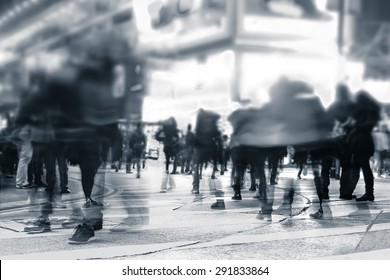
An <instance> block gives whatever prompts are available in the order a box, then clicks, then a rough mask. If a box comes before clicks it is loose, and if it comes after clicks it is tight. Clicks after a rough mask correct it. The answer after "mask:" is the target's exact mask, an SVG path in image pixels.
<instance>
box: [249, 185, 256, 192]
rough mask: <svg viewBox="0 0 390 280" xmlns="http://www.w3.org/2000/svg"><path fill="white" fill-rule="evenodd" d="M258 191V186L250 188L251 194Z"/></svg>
mask: <svg viewBox="0 0 390 280" xmlns="http://www.w3.org/2000/svg"><path fill="white" fill-rule="evenodd" d="M256 190H257V186H256V185H251V187H250V188H249V191H250V192H255V191H256Z"/></svg>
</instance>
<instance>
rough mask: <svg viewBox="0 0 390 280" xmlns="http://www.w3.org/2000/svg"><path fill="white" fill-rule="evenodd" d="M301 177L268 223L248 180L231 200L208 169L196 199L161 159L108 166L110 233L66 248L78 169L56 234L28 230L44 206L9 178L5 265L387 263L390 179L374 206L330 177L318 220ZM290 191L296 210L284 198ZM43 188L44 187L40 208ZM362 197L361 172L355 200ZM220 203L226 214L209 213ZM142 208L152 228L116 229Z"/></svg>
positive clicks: (1, 193) (4, 187) (2, 245)
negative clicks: (139, 165)
mask: <svg viewBox="0 0 390 280" xmlns="http://www.w3.org/2000/svg"><path fill="white" fill-rule="evenodd" d="M296 173H297V171H296V169H295V168H293V167H285V168H284V169H283V171H282V172H281V173H280V175H279V180H278V184H277V185H276V186H275V187H274V202H273V213H272V221H267V220H259V219H257V218H256V217H257V214H258V212H259V210H260V207H261V202H260V200H258V199H257V198H254V197H253V196H254V194H255V193H254V192H250V191H249V185H248V181H249V180H246V186H245V188H244V189H243V190H242V197H243V199H242V200H241V201H233V200H232V199H231V197H232V195H233V191H232V188H231V186H230V172H226V173H225V174H224V175H223V176H222V175H218V176H217V177H218V178H217V179H216V180H212V179H210V170H205V173H204V176H203V179H202V180H201V187H200V193H199V194H192V193H191V189H192V177H191V176H190V175H182V174H178V175H170V176H169V179H167V176H166V174H164V171H163V163H162V162H161V161H154V160H148V161H147V166H146V168H145V169H144V170H142V174H141V178H140V179H137V178H136V176H135V172H134V173H132V174H126V173H125V170H123V169H121V170H119V172H115V171H114V170H112V169H107V170H106V172H105V173H104V174H99V176H98V177H97V179H96V183H97V184H98V185H99V186H100V187H104V196H102V197H97V199H98V200H99V201H104V204H105V207H104V225H103V229H102V230H99V231H96V233H95V239H94V240H92V241H91V242H89V243H87V244H84V245H71V244H68V243H67V239H68V238H69V237H70V236H71V235H72V232H73V229H65V228H62V226H61V224H62V222H63V221H65V219H67V218H68V217H69V216H70V214H71V213H72V208H73V206H74V205H79V204H82V203H83V202H84V198H83V194H82V188H81V184H80V172H79V170H78V168H77V167H70V169H69V178H70V180H69V181H70V183H69V187H70V189H71V194H66V195H63V196H62V197H61V196H58V200H61V202H62V203H59V204H58V207H57V208H56V209H55V211H54V213H53V214H52V215H51V217H50V218H51V225H52V231H51V232H46V233H42V234H27V233H25V232H23V229H24V227H25V226H26V225H27V224H28V223H29V222H31V221H33V220H34V218H35V217H36V215H37V214H38V212H39V211H38V210H39V205H38V204H37V205H31V204H28V203H27V199H28V197H29V194H31V192H32V191H31V190H19V189H16V188H15V186H14V181H13V180H14V179H12V178H5V177H2V178H1V182H0V183H1V190H0V259H27V260H30V259H34V260H35V259H40V260H41V259H56V260H62V259H68V260H69V259H70V260H73V259H136V260H137V259H139V260H142V259H145V260H146V259H149V260H150V259H151V260H204V259H211V260H223V259H240V260H241V259H242V260H246V259H252V260H253V259H264V260H267V259H268V260H308V259H309V260H312V259H382V260H388V259H390V238H388V237H389V236H390V194H389V192H388V191H387V190H388V188H390V184H389V182H390V181H389V180H390V179H383V178H376V179H375V197H376V199H375V201H374V202H356V201H355V200H340V199H339V198H338V196H339V193H338V191H339V181H337V180H334V179H332V181H331V186H330V200H329V201H326V202H325V203H324V205H323V208H324V217H323V218H322V219H312V218H310V216H309V215H310V214H311V213H314V212H316V211H317V210H318V200H317V198H316V194H315V188H314V183H313V180H312V176H311V175H310V170H309V175H307V176H306V177H305V178H304V179H303V180H297V179H296V178H295V176H296ZM246 176H247V178H246V179H249V174H246ZM167 182H168V183H167ZM292 185H293V187H294V190H295V196H294V200H293V202H292V204H291V208H290V207H289V205H286V204H285V203H284V202H285V198H284V196H285V193H286V190H287V189H289V188H291V186H292ZM43 191H44V189H38V192H37V197H38V202H39V197H40V196H41V195H42V193H43ZM363 193H364V182H363V180H362V176H361V180H360V181H359V184H358V186H357V188H356V190H355V194H356V195H357V196H360V195H362V194H363ZM216 201H219V202H223V203H224V205H225V208H224V209H212V208H211V206H212V205H213V204H214V203H215V202H216ZM64 206H65V207H66V208H61V207H64ZM139 209H147V210H148V212H147V215H148V223H147V224H145V225H144V226H143V227H142V228H134V231H132V232H127V233H113V232H111V231H110V229H111V228H113V227H115V226H116V225H118V224H119V223H120V221H121V220H122V219H123V218H126V217H130V218H134V219H137V215H138V214H137V213H139V211H138V210H139ZM129 213H130V215H129Z"/></svg>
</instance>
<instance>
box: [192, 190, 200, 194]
mask: <svg viewBox="0 0 390 280" xmlns="http://www.w3.org/2000/svg"><path fill="white" fill-rule="evenodd" d="M191 192H192V193H193V194H199V189H192V191H191Z"/></svg>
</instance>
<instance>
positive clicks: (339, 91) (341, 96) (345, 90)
mask: <svg viewBox="0 0 390 280" xmlns="http://www.w3.org/2000/svg"><path fill="white" fill-rule="evenodd" d="M351 99H352V94H351V91H350V90H349V87H348V86H347V85H345V84H341V83H340V84H338V85H337V86H336V100H337V101H347V100H351Z"/></svg>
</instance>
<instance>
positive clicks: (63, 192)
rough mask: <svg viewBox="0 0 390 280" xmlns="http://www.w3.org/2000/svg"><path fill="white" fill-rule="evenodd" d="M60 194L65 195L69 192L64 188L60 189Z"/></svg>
mask: <svg viewBox="0 0 390 280" xmlns="http://www.w3.org/2000/svg"><path fill="white" fill-rule="evenodd" d="M61 193H62V194H67V193H70V190H69V188H68V187H65V188H62V189H61Z"/></svg>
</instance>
